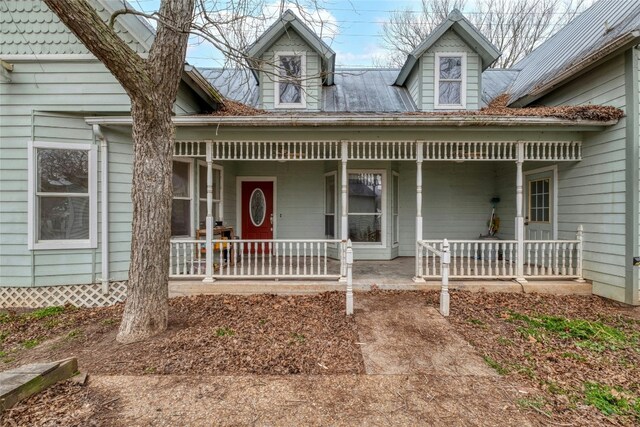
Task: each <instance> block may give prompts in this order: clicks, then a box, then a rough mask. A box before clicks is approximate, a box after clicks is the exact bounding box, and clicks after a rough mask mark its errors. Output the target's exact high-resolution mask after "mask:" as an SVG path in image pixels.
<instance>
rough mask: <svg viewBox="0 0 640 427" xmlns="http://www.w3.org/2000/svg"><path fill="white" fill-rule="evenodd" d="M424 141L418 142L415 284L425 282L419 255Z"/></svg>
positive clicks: (421, 237) (421, 236)
mask: <svg viewBox="0 0 640 427" xmlns="http://www.w3.org/2000/svg"><path fill="white" fill-rule="evenodd" d="M423 146H424V143H423V142H422V141H418V142H416V273H415V276H414V277H413V281H414V282H424V279H423V278H422V277H420V262H421V259H420V256H419V255H418V250H419V249H418V240H422V239H423V235H422V160H423Z"/></svg>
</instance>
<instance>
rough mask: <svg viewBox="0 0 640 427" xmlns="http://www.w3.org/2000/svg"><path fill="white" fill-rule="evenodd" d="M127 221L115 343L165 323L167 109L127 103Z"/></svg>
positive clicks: (168, 216) (169, 129)
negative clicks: (125, 274) (125, 285)
mask: <svg viewBox="0 0 640 427" xmlns="http://www.w3.org/2000/svg"><path fill="white" fill-rule="evenodd" d="M132 116H133V137H134V140H135V141H136V143H135V145H134V152H133V186H132V192H131V199H132V201H133V224H132V229H131V264H130V267H129V292H128V295H127V301H126V305H125V310H124V313H123V316H122V323H121V324H120V330H119V332H118V341H120V342H124V343H127V342H133V341H139V340H141V339H144V338H147V337H149V336H151V335H154V334H156V333H158V332H162V331H163V330H165V329H166V327H167V321H168V311H169V305H168V279H169V264H168V262H167V261H168V258H167V257H168V254H169V248H170V246H169V239H170V235H171V198H172V161H171V158H172V147H173V139H174V130H173V125H172V123H171V109H167V108H164V109H160V108H154V106H147V105H144V104H139V103H136V102H133V105H132Z"/></svg>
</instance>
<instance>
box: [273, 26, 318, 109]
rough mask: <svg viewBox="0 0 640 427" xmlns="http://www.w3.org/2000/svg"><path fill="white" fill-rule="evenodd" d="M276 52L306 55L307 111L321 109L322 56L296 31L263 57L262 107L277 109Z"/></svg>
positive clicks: (275, 44) (275, 43)
mask: <svg viewBox="0 0 640 427" xmlns="http://www.w3.org/2000/svg"><path fill="white" fill-rule="evenodd" d="M276 52H295V53H304V54H305V55H306V60H307V62H306V81H305V82H304V84H305V85H306V90H305V96H306V103H307V108H306V109H307V110H319V109H320V101H321V99H320V97H321V95H320V89H321V81H320V74H321V64H320V56H319V55H318V54H317V53H316V52H315V51H314V50H313V49H312V48H311V47H310V46H309V45H308V44H307V43H306V42H305V41H304V40H302V38H300V36H298V34H297V33H296V32H295V31H288V32H286V33H285V34H283V35H282V37H280V38H279V39H278V40H277V41H276V42H274V44H273V46H271V47H270V48H269V49H268V50H267V51H266V52H265V53H264V54H263V56H262V59H263V60H264V61H265V62H266V63H265V71H263V72H261V73H260V81H261V84H260V102H261V107H262V108H264V109H266V110H272V109H274V108H275V83H274V81H273V76H274V71H277V70H276V68H275V67H274V66H273V64H274V58H275V57H274V55H275V54H276Z"/></svg>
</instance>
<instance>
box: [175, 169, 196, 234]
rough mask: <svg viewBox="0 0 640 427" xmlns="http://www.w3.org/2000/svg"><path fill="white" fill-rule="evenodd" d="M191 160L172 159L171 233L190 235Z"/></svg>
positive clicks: (191, 216)
mask: <svg viewBox="0 0 640 427" xmlns="http://www.w3.org/2000/svg"><path fill="white" fill-rule="evenodd" d="M191 165H192V163H191V161H181V160H174V161H173V201H172V204H171V235H172V236H192V235H193V230H192V227H191V224H192V219H193V215H192V208H191V206H192V194H193V185H192V179H191Z"/></svg>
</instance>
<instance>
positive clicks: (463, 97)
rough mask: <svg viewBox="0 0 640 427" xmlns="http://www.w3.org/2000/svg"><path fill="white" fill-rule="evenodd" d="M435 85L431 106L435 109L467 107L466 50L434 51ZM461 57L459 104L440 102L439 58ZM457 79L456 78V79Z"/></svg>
mask: <svg viewBox="0 0 640 427" xmlns="http://www.w3.org/2000/svg"><path fill="white" fill-rule="evenodd" d="M435 57H436V60H435V70H434V71H435V76H434V77H435V78H434V82H435V87H434V90H433V93H434V99H433V108H434V109H436V110H464V109H465V108H467V53H466V52H436V54H435ZM454 57H460V58H461V61H460V62H461V68H462V73H461V76H460V77H461V84H460V104H440V58H454ZM456 81H457V80H456Z"/></svg>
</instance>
